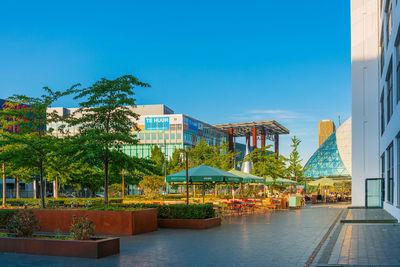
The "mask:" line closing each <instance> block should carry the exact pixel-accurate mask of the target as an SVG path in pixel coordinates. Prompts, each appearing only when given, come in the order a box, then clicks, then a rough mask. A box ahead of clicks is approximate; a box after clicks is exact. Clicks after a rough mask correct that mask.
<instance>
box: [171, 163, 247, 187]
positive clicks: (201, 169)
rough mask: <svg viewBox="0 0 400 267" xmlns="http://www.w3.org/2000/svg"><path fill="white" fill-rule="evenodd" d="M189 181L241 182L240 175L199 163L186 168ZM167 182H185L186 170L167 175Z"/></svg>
mask: <svg viewBox="0 0 400 267" xmlns="http://www.w3.org/2000/svg"><path fill="white" fill-rule="evenodd" d="M188 179H189V182H192V183H198V182H206V183H210V182H219V183H223V182H226V183H241V182H242V180H243V179H242V177H240V176H237V175H235V174H232V173H230V172H227V171H224V170H220V169H217V168H214V167H210V166H207V165H200V166H197V167H195V168H191V169H189V170H188ZM167 182H170V183H176V182H186V170H184V171H180V172H177V173H174V174H171V175H168V176H167Z"/></svg>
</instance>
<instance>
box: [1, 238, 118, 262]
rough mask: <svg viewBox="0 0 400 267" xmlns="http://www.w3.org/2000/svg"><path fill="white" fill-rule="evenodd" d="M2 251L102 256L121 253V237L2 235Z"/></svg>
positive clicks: (67, 255) (86, 256)
mask: <svg viewBox="0 0 400 267" xmlns="http://www.w3.org/2000/svg"><path fill="white" fill-rule="evenodd" d="M0 251H1V252H11V253H26V254H37V255H47V256H64V257H79V258H102V257H107V256H110V255H114V254H119V237H109V238H104V239H97V240H59V239H43V238H25V237H0Z"/></svg>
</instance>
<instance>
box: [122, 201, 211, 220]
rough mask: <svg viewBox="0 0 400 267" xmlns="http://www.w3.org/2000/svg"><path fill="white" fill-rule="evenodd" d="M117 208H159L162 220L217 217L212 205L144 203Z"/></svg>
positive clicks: (123, 205)
mask: <svg viewBox="0 0 400 267" xmlns="http://www.w3.org/2000/svg"><path fill="white" fill-rule="evenodd" d="M117 207H120V208H122V209H124V210H129V208H134V209H146V208H157V209H158V218H160V219H207V218H213V217H215V210H214V207H213V205H212V204H206V205H197V204H191V205H185V204H174V205H154V204H144V203H132V204H122V205H119V206H117Z"/></svg>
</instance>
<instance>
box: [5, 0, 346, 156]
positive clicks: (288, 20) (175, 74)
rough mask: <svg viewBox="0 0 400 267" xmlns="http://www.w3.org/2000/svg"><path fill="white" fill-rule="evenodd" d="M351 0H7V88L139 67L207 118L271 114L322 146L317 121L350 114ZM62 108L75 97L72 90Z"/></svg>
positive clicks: (307, 147)
mask: <svg viewBox="0 0 400 267" xmlns="http://www.w3.org/2000/svg"><path fill="white" fill-rule="evenodd" d="M349 9H350V3H349V1H345V0H338V1H337V0H335V1H321V0H307V1H298V0H289V1H265V0H264V1H232V0H231V1H208V0H202V1H172V0H171V1H161V0H160V1H149V0H146V1H115V0H114V1H100V0H97V1H1V3H0V98H5V97H7V96H10V95H12V94H14V93H18V94H29V95H39V94H40V92H41V88H42V87H43V86H49V87H51V88H54V89H63V88H67V87H69V86H71V85H73V84H75V83H82V84H83V85H84V86H87V85H90V84H91V83H93V82H95V81H96V80H98V79H100V78H102V77H107V78H109V79H111V78H115V77H118V76H120V75H124V74H133V75H135V76H137V77H138V78H139V79H140V80H142V81H145V82H148V83H150V84H151V85H152V87H151V88H145V89H138V90H137V93H136V98H137V104H141V105H144V104H166V105H167V106H169V107H171V108H172V109H173V110H174V111H175V113H184V114H188V115H190V116H192V117H195V118H198V119H200V120H202V121H206V122H208V123H212V124H213V123H228V122H239V121H252V120H267V119H275V120H277V121H278V122H280V123H281V124H283V125H284V126H286V127H287V128H288V129H290V130H291V135H290V136H282V137H281V141H282V142H281V152H282V153H283V154H284V155H288V153H289V150H290V147H289V145H290V137H291V136H292V135H297V136H299V137H300V138H301V139H302V140H303V142H302V145H301V148H300V150H301V154H302V156H303V158H304V163H305V161H307V160H308V158H309V157H310V156H311V154H312V153H313V152H314V150H315V149H316V147H317V122H318V121H319V120H322V119H332V120H334V121H335V123H336V124H337V118H338V116H339V115H340V116H341V117H342V118H348V117H349V116H350V114H351V88H350V86H351V84H350V10H349ZM57 105H58V106H66V107H74V106H76V103H74V101H73V100H72V99H63V100H62V101H60V102H59V103H57Z"/></svg>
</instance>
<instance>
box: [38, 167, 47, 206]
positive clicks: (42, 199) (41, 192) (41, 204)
mask: <svg viewBox="0 0 400 267" xmlns="http://www.w3.org/2000/svg"><path fill="white" fill-rule="evenodd" d="M39 169H40V206H41V208H42V209H44V208H46V204H45V202H44V198H45V193H46V192H45V184H44V180H43V161H42V159H40V162H39Z"/></svg>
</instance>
